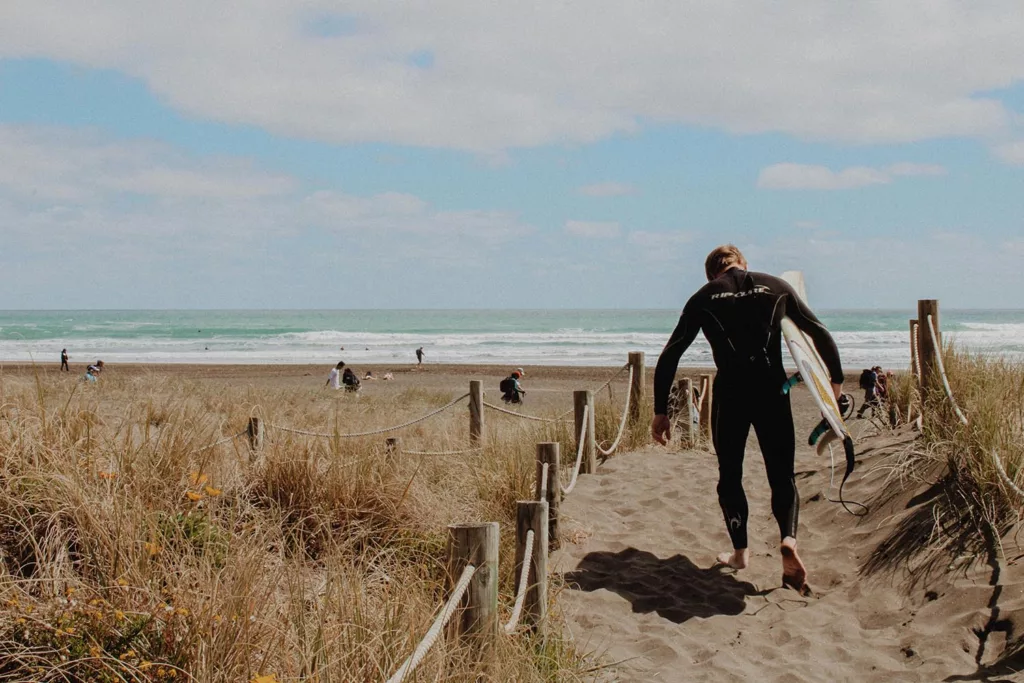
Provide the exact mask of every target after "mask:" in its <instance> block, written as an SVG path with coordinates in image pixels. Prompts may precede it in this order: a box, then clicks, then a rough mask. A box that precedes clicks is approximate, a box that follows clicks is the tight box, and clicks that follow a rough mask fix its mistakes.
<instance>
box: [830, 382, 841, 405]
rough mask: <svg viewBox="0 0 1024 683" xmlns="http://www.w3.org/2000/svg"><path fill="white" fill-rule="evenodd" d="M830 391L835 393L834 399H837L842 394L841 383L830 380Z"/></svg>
mask: <svg viewBox="0 0 1024 683" xmlns="http://www.w3.org/2000/svg"><path fill="white" fill-rule="evenodd" d="M832 393H833V394H835V395H836V401H838V400H839V397H840V396H842V395H843V383H842V382H840V383H839V384H836V383H835V382H832Z"/></svg>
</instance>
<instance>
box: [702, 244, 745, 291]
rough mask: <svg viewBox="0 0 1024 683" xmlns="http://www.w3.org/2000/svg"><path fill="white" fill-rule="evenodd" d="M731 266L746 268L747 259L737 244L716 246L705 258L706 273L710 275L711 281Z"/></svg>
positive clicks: (709, 279)
mask: <svg viewBox="0 0 1024 683" xmlns="http://www.w3.org/2000/svg"><path fill="white" fill-rule="evenodd" d="M731 266H740V267H742V268H746V267H747V259H745V258H744V257H743V254H742V253H741V252H740V250H739V249H738V248H736V246H735V245H733V244H723V245H722V246H720V247H715V248H714V249H713V250H712V251H711V253H710V254H708V257H707V258H706V259H704V274H705V275H707V276H708V282H710V281H711V280H714V279H715V278H716V277H718V276H719V275H721V274H722V273H724V272H725V271H726V270H728V269H729V268H730V267H731Z"/></svg>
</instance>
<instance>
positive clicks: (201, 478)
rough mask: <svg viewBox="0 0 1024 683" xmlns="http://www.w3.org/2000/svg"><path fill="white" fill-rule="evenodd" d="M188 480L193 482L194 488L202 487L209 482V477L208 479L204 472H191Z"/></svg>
mask: <svg viewBox="0 0 1024 683" xmlns="http://www.w3.org/2000/svg"><path fill="white" fill-rule="evenodd" d="M188 478H189V481H191V482H192V485H193V486H201V485H202V484H205V483H206V482H207V481H208V480H209V477H207V476H206V475H205V474H203V473H202V472H190V473H189V475H188Z"/></svg>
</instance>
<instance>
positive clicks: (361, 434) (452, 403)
mask: <svg viewBox="0 0 1024 683" xmlns="http://www.w3.org/2000/svg"><path fill="white" fill-rule="evenodd" d="M466 398H469V394H468V393H466V394H463V395H462V396H459V397H458V398H456V399H454V400H452V401H449V402H448V403H446V404H445V405H443V406H441V407H440V408H438V409H437V410H433V411H431V412H429V413H427V414H426V415H422V416H420V417H417V418H416V419H415V420H409V421H408V422H403V423H402V424H400V425H395V426H394V427H383V428H381V429H373V430H370V431H368V432H355V433H352V434H325V433H323V432H310V431H306V430H304V429H294V428H292V427H284V426H282V425H275V424H271V423H269V422H268V423H267V426H268V427H270V428H271V429H279V430H281V431H282V432H290V433H292V434H302V435H303V436H315V437H319V438H322V439H355V438H360V437H364V436H378V435H380V434H387V433H388V432H397V431H398V430H399V429H405V428H406V427H411V426H413V425H414V424H419V423H420V422H423V421H425V420H429V419H430V418H432V417H434V416H435V415H439V414H441V413H443V412H444V411H446V410H448V409H449V408H451V407H453V406H455V405H457V404H458V403H459V402H460V401H462V400H463V399H466Z"/></svg>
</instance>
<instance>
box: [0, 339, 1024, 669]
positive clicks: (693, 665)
mask: <svg viewBox="0 0 1024 683" xmlns="http://www.w3.org/2000/svg"><path fill="white" fill-rule="evenodd" d="M649 362H652V363H653V359H650V360H649ZM355 369H356V371H357V372H358V374H359V376H360V377H362V375H363V374H364V373H365V371H366V370H367V369H372V370H373V371H374V373H375V374H381V375H382V374H383V373H384V372H386V371H391V372H393V373H394V377H395V379H394V380H393V381H390V382H385V381H376V382H364V383H363V387H364V388H363V392H362V393H364V394H374V395H380V396H387V395H389V394H392V393H398V392H400V391H403V390H406V389H409V388H410V387H419V388H424V389H429V390H434V391H438V392H442V393H450V394H451V395H452V396H453V397H454V396H458V395H460V394H462V393H464V392H465V391H466V390H467V389H468V385H469V381H470V380H471V379H481V380H483V381H484V387H485V390H486V391H487V397H488V398H490V399H492V400H493V399H495V398H496V397H497V395H498V391H497V385H498V382H499V381H500V380H501V378H502V377H504V376H506V375H507V373H508V372H509V371H510V370H511V369H512V368H511V367H504V366H500V367H499V366H469V365H433V364H427V365H425V366H423V367H422V368H416V367H415V366H408V365H401V366H390V367H384V366H380V367H377V366H368V367H356V368H355ZM329 370H330V366H306V365H257V366H235V365H230V366H225V365H141V364H139V365H108V367H107V369H106V371H105V372H104V375H103V376H102V377H101V378H100V382H101V383H103V382H105V381H109V378H114V377H118V378H135V379H138V378H143V379H145V380H146V382H147V383H149V382H152V383H160V382H170V381H175V380H176V381H189V382H193V381H194V382H198V383H202V384H204V385H211V386H214V387H217V386H225V387H227V386H231V387H237V386H248V385H251V386H253V387H257V388H263V389H275V388H282V389H284V388H288V389H295V388H309V389H310V390H318V389H320V388H321V387H322V386H323V384H324V383H325V381H326V377H327V373H328V371H329ZM0 371H2V375H0V377H2V379H3V380H4V381H5V382H6V381H10V380H16V381H20V382H26V381H30V380H32V379H33V377H34V376H35V375H36V374H37V373H38V375H39V376H40V377H41V378H43V379H44V380H45V381H52V380H53V379H55V378H57V377H58V376H59V373H58V372H57V366H56V365H52V366H50V365H39V366H34V367H33V366H25V365H21V366H19V365H10V364H8V365H4V366H2V370H0ZM82 371H84V368H78V367H76V368H75V372H73V373H71V375H64V381H68V380H70V379H71V378H72V377H76V376H80V375H81V372H82ZM616 371H617V368H608V367H603V368H592V367H583V368H580V367H528V368H526V377H525V378H524V382H523V384H524V386H525V387H526V388H527V390H528V392H529V393H528V396H527V403H526V406H524V412H534V413H538V414H545V413H546V414H552V412H554V411H562V410H565V409H566V408H568V407H571V405H572V395H571V392H572V391H573V390H575V389H585V388H595V387H597V386H600V385H601V384H602V383H604V382H605V380H607V379H608V378H609V377H610V376H611V375H613V374H615V373H616ZM701 372H702V371H701V370H700V369H684V370H682V371H680V373H679V374H678V375H677V376H678V377H683V376H690V377H694V378H696V377H697V376H698V375H699V374H700V373H701ZM647 379H648V391H650V380H651V378H650V369H648V378H647ZM851 384H852V382H848V388H849V389H851V390H852V386H849V385H851ZM624 385H625V374H620V375H619V376H618V378H617V381H616V383H615V384H614V385H613V388H614V390H615V392H616V397H617V398H618V399H620V400H621V396H622V394H621V392H622V390H623V389H624ZM324 391H329V390H326V389H324ZM858 393H859V392H858ZM596 398H597V400H598V401H602V400H607V395H606V394H605V393H604V392H601V394H599V395H598V396H597V397H596ZM858 398H859V396H858ZM793 405H794V416H795V423H796V433H797V444H798V451H797V470H798V475H797V479H798V485H799V487H800V494H801V505H802V508H801V521H800V530H799V542H800V552H801V554H802V556H803V559H804V561H805V562H806V563H807V566H808V570H809V577H808V581H809V584H810V586H811V588H812V590H813V595H812V596H811V597H807V598H805V597H801V596H799V595H798V594H797V593H795V592H793V591H789V590H785V589H782V588H780V575H781V571H780V558H779V553H778V549H777V542H778V529H777V526H776V524H775V521H774V519H773V518H772V517H771V513H770V505H769V489H768V485H767V481H766V479H765V476H764V467H763V465H762V463H761V459H760V455H759V453H758V449H757V442H756V439H755V438H754V436H753V434H752V435H751V438H750V441H749V442H748V449H747V467H746V468H745V470H746V472H745V477H744V481H745V486H746V490H747V495H748V497H749V500H750V509H751V516H750V528H749V531H750V538H751V566H750V567H749V568H748V569H746V570H744V571H741V572H734V571H732V570H724V569H721V568H713V567H712V565H713V561H714V557H715V555H716V554H717V553H719V552H721V551H723V550H726V549H728V546H729V542H728V536H727V535H726V532H725V528H724V523H723V521H722V518H721V512H720V510H719V507H718V503H717V499H716V494H715V485H716V482H717V469H716V464H715V459H714V456H713V455H712V454H711V453H709V452H707V451H706V450H703V451H702V450H690V451H680V449H679V448H678V446H677V445H673V446H671V447H668V448H666V447H660V446H654V445H652V446H649V447H646V448H644V449H642V450H640V451H636V452H632V453H623V454H617V455H615V456H613V457H612V458H610V459H608V460H606V461H604V462H602V463H601V464H600V466H599V468H598V472H597V473H596V474H594V475H585V476H582V477H581V478H580V482H579V485H578V486H577V487H576V489H575V490H574V491H573V492H572V494H571V495H569V496H568V497H567V498H566V499H565V500H564V501H563V503H562V508H561V520H562V521H561V524H562V528H561V537H562V543H563V544H562V548H561V549H560V550H558V551H557V552H555V553H554V554H553V555H552V557H551V561H550V564H549V568H550V570H551V573H552V587H553V591H552V594H553V595H555V596H556V597H555V599H554V608H555V612H556V613H557V614H558V615H560V616H561V618H562V619H564V622H565V623H566V624H567V625H568V631H569V633H570V634H571V636H572V637H573V639H574V640H575V642H576V644H577V646H578V647H579V648H580V649H581V650H583V651H586V652H589V653H591V654H592V655H593V656H594V657H595V658H596V660H597V661H598V662H600V663H601V664H602V665H603V668H600V669H599V671H598V673H597V674H596V675H597V676H598V678H599V679H601V680H608V681H747V680H762V681H771V682H779V683H782V682H793V681H868V682H873V681H878V682H883V681H885V682H888V681H922V682H923V681H938V680H944V679H945V680H1024V679H1022V678H1020V677H1017V676H1016V674H1014V673H1013V671H1014V670H1015V669H1019V668H1024V667H1015V666H1014V665H1013V664H1012V662H1011V663H1010V664H1007V663H1006V662H998V663H997V665H996V666H995V667H994V668H988V669H985V668H983V667H986V666H987V665H990V664H992V663H993V662H997V660H998V658H999V655H1000V654H1001V653H1002V652H1003V651H1004V649H1005V648H1006V646H1007V645H1008V644H1009V643H1011V641H1013V639H1014V638H1018V637H1019V636H1018V635H1017V633H1016V631H1015V630H1014V629H1015V628H1018V626H1017V623H1016V614H1017V613H1021V612H1024V590H1022V587H1024V575H1022V573H1021V570H1020V569H1019V568H1018V566H1017V565H1016V564H1015V560H1013V561H1009V562H1002V561H995V562H993V561H992V560H991V558H990V557H988V556H984V555H969V554H968V555H966V556H964V557H962V558H944V557H938V558H936V557H929V556H927V555H926V554H923V553H921V552H920V551H921V550H922V549H923V548H924V546H925V544H926V541H927V538H928V534H929V533H932V532H933V531H934V529H932V530H929V527H928V524H927V522H928V521H930V519H929V515H930V510H929V508H928V501H929V500H930V499H931V498H932V497H934V496H933V495H932V494H931V493H929V488H928V485H929V476H932V477H933V478H934V473H931V474H929V473H927V472H926V473H923V474H922V475H921V482H919V483H916V484H915V483H912V482H911V483H910V484H908V488H906V489H905V490H903V489H902V488H896V487H894V486H892V485H890V487H891V488H892V492H893V495H892V496H890V497H888V499H886V500H884V501H880V500H879V498H880V496H882V497H883V498H884V495H883V494H885V493H886V492H885V490H884V488H885V486H886V485H885V477H886V474H887V472H888V471H890V470H888V469H886V468H887V466H888V465H889V464H891V463H892V462H893V459H894V458H895V457H896V454H898V453H899V451H900V449H902V448H905V447H906V446H907V445H908V444H910V443H911V442H912V441H913V440H914V439H915V438H916V434H915V433H914V432H912V431H911V430H910V429H907V428H904V429H903V430H902V431H901V432H899V433H896V434H893V433H889V432H886V433H880V432H879V431H878V429H877V428H875V427H873V426H872V425H870V423H868V422H867V421H864V420H855V421H854V422H853V423H852V424H853V429H854V433H855V436H857V437H859V438H858V443H859V445H858V452H859V454H860V455H859V464H858V469H857V471H856V472H855V473H854V475H853V477H852V478H851V479H850V482H849V484H848V485H847V486H846V489H845V491H844V493H845V496H846V498H847V499H848V500H856V501H865V502H871V503H872V511H871V513H870V514H869V515H868V516H866V517H862V518H856V517H853V516H851V515H850V514H848V513H847V512H845V511H844V510H843V509H842V507H840V506H839V505H836V504H833V503H831V502H828V501H827V500H826V497H827V496H828V495H829V476H830V469H829V463H828V459H827V456H826V457H825V458H824V459H823V458H822V457H820V456H818V455H816V454H815V453H814V451H813V449H811V448H810V447H808V446H807V445H806V443H805V436H806V434H807V433H808V432H810V430H811V429H812V428H813V426H814V425H815V424H816V423H817V421H818V419H819V416H818V414H817V411H816V409H815V408H814V405H813V403H812V401H811V399H810V397H809V394H808V393H807V392H806V391H804V390H798V391H796V392H795V393H794V399H793ZM648 418H649V416H645V421H646V420H647V419H648ZM841 472H842V464H839V465H838V467H837V476H841ZM837 483H838V482H837ZM831 495H832V497H835V495H836V494H835V491H834V490H833V491H832V493H831ZM1003 544H1004V547H1003V557H1011V558H1014V557H1015V556H1017V555H1020V554H1021V553H1020V552H1019V550H1018V549H1017V546H1016V544H1015V541H1014V539H1012V538H1004V539H1003ZM559 586H560V587H559ZM1000 615H1002V616H1000ZM979 671H981V672H983V673H984V674H985V675H986V676H995V677H994V678H992V677H980V678H979V677H978V674H979ZM951 676H952V677H953V678H948V677H951ZM961 677H962V678H961Z"/></svg>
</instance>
